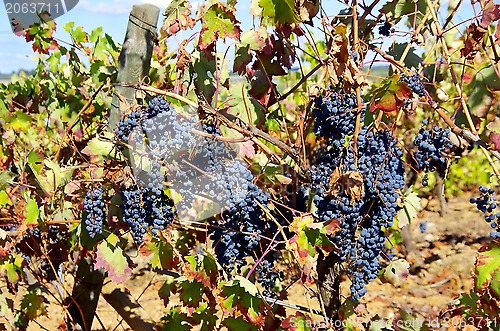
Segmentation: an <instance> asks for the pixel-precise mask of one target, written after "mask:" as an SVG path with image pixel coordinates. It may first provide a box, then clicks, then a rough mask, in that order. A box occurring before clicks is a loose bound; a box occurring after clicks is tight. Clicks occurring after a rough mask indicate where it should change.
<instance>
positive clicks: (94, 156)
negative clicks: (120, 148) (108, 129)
mask: <svg viewBox="0 0 500 331" xmlns="http://www.w3.org/2000/svg"><path fill="white" fill-rule="evenodd" d="M114 148H115V147H114V144H113V143H111V142H109V141H105V140H101V139H99V138H97V137H94V138H92V140H90V141H89V142H88V144H87V146H86V147H85V148H84V149H83V150H82V153H83V154H85V155H88V156H89V157H90V162H92V163H98V162H101V161H103V160H104V159H105V158H106V157H108V156H109V155H110V154H111V152H112V151H113V149H114Z"/></svg>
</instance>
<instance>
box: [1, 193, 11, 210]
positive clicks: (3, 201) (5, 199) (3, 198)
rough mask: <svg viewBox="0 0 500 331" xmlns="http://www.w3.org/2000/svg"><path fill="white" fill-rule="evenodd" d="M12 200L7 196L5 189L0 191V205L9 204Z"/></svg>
mask: <svg viewBox="0 0 500 331" xmlns="http://www.w3.org/2000/svg"><path fill="white" fill-rule="evenodd" d="M11 204H12V201H11V200H10V198H9V195H8V194H7V192H5V191H0V206H1V207H3V206H7V205H11Z"/></svg>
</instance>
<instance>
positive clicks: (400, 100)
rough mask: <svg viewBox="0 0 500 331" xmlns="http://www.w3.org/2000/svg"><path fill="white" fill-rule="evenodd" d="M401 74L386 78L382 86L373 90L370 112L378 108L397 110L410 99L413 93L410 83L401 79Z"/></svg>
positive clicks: (387, 110) (388, 111) (389, 110)
mask: <svg viewBox="0 0 500 331" xmlns="http://www.w3.org/2000/svg"><path fill="white" fill-rule="evenodd" d="M399 78H400V75H393V76H392V77H388V78H386V79H385V80H384V81H382V83H381V84H380V87H379V88H377V89H375V91H373V98H372V100H371V102H370V112H374V111H375V110H377V109H380V110H382V111H383V112H384V113H391V112H393V111H396V110H397V109H398V108H399V107H402V106H403V105H404V102H405V101H407V100H409V99H410V97H411V96H412V95H413V94H412V91H411V89H410V88H409V87H408V84H406V83H403V82H401V81H400V80H399Z"/></svg>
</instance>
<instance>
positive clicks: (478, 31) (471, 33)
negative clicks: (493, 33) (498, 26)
mask: <svg viewBox="0 0 500 331" xmlns="http://www.w3.org/2000/svg"><path fill="white" fill-rule="evenodd" d="M486 32H487V30H485V29H484V28H482V27H480V26H477V25H476V23H474V22H473V23H471V24H470V25H469V26H467V28H466V30H465V34H466V36H467V39H466V40H465V42H464V47H463V48H462V49H461V50H460V54H461V56H462V57H464V58H465V59H466V60H467V61H469V62H472V61H473V60H474V57H476V54H477V52H479V51H480V50H481V48H482V47H483V40H484V35H485V34H486Z"/></svg>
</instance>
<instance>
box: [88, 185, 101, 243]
mask: <svg viewBox="0 0 500 331" xmlns="http://www.w3.org/2000/svg"><path fill="white" fill-rule="evenodd" d="M102 195H103V189H102V187H99V188H97V189H94V190H90V191H88V192H87V193H86V195H85V199H84V200H83V210H84V211H85V212H86V213H87V217H86V218H85V228H86V229H87V232H88V233H89V236H90V237H91V238H94V237H95V236H96V235H99V234H101V233H102V228H103V223H104V202H103V198H102Z"/></svg>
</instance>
